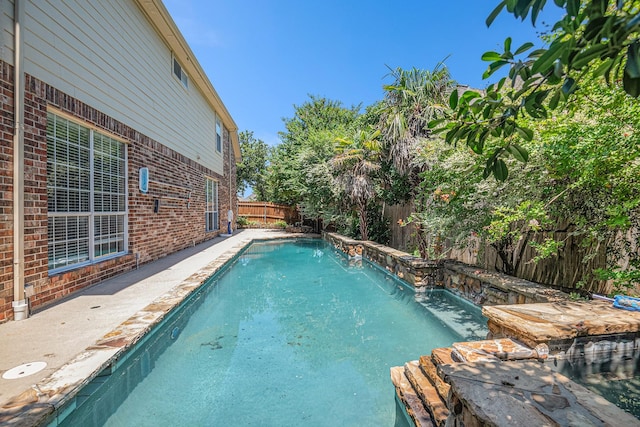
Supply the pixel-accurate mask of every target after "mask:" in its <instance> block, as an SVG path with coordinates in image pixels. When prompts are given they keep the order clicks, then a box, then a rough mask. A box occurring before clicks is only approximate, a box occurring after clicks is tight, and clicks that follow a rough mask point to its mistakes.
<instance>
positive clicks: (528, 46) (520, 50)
mask: <svg viewBox="0 0 640 427" xmlns="http://www.w3.org/2000/svg"><path fill="white" fill-rule="evenodd" d="M532 47H533V43H531V42H526V43H524V44H523V45H522V46H520V47H519V48H518V49H516V51H515V52H514V53H513V54H514V55H520V54H521V53H523V52H526V51H527V50H529V49H531V48H532Z"/></svg>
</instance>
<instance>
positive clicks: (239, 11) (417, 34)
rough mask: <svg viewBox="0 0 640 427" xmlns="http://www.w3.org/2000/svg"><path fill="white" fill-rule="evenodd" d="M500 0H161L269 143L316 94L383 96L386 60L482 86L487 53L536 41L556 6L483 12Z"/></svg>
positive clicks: (221, 90) (353, 98)
mask: <svg viewBox="0 0 640 427" xmlns="http://www.w3.org/2000/svg"><path fill="white" fill-rule="evenodd" d="M498 2H499V1H498V0H458V1H447V0H368V1H364V0H317V1H309V0H233V1H222V0H164V3H165V5H166V7H167V9H168V10H169V12H170V13H171V16H172V17H173V19H174V21H175V22H176V24H177V25H178V28H180V31H181V32H182V34H183V35H184V37H185V39H186V40H187V42H188V43H189V45H190V46H191V49H192V50H193V52H194V53H195V55H196V57H197V59H198V61H199V62H200V65H201V66H202V68H203V69H204V70H205V72H206V73H207V75H208V76H209V79H210V80H211V82H212V83H213V85H214V87H215V88H216V90H217V91H218V94H219V95H220V97H221V98H222V101H223V102H224V103H225V105H226V106H227V109H228V110H229V112H230V113H231V115H232V116H233V118H234V119H235V121H236V123H237V125H238V128H239V130H240V131H242V130H251V131H253V132H254V133H255V136H256V137H258V138H260V139H262V140H263V141H265V142H267V143H268V144H271V145H274V144H277V143H278V142H279V139H278V132H279V131H282V130H284V126H283V122H282V119H283V118H285V117H292V116H293V113H294V105H300V104H302V103H304V102H305V101H306V100H307V99H309V97H308V95H309V94H311V95H318V96H323V97H326V98H329V99H333V100H338V101H341V102H342V103H343V104H344V105H345V106H351V105H357V104H362V105H363V106H366V105H369V104H372V103H373V102H375V101H377V100H379V99H382V98H383V96H384V93H383V89H382V86H383V85H384V84H388V83H390V82H391V80H390V79H389V78H388V77H387V78H385V76H387V74H388V72H389V70H388V68H387V66H389V67H391V68H396V67H402V68H412V67H417V68H423V69H433V68H434V67H435V65H436V64H437V63H438V62H440V61H442V60H444V59H445V58H446V62H445V64H446V65H447V66H448V67H449V70H450V71H451V74H452V77H453V78H454V79H455V80H457V81H458V82H459V83H461V84H468V85H471V86H473V87H478V88H483V87H485V86H486V85H487V84H488V83H487V82H486V81H483V80H482V73H483V72H484V70H485V69H486V66H487V63H485V62H483V61H482V60H481V59H480V57H481V55H482V53H484V52H485V51H488V50H498V51H500V48H501V46H502V44H503V42H504V39H505V38H506V37H507V36H512V37H513V45H514V46H515V47H517V46H519V45H520V44H522V43H524V42H525V41H532V42H534V43H540V44H542V42H539V41H538V37H537V33H538V32H539V31H541V30H544V29H545V26H544V25H542V23H541V22H540V21H547V22H555V21H556V20H557V19H558V18H559V17H560V9H558V8H556V7H555V5H554V4H553V2H548V3H549V4H548V5H547V7H546V9H547V10H545V11H544V13H543V14H541V17H540V18H539V23H538V25H537V28H534V27H532V26H531V23H530V21H526V22H524V23H523V22H521V21H519V20H516V19H515V18H513V17H512V16H511V15H507V14H506V13H505V14H503V15H501V16H499V17H498V19H497V20H496V21H495V22H494V24H493V25H492V27H491V28H489V29H487V28H486V26H485V23H484V22H485V19H486V17H487V16H488V15H489V13H490V12H491V11H492V10H493V8H494V7H495V6H496V5H497V3H498Z"/></svg>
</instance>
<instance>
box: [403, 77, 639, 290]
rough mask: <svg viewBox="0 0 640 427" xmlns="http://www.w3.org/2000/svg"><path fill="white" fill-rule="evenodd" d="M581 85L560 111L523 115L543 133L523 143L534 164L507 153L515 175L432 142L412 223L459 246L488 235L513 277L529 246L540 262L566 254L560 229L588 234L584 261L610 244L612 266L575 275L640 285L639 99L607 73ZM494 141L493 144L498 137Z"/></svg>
mask: <svg viewBox="0 0 640 427" xmlns="http://www.w3.org/2000/svg"><path fill="white" fill-rule="evenodd" d="M581 85H582V88H581V90H580V91H579V92H578V93H576V94H575V95H574V96H575V99H574V100H573V102H572V103H571V104H570V105H565V106H564V107H562V108H558V110H557V113H558V114H557V115H554V116H551V117H548V118H547V119H537V118H536V119H533V118H523V119H522V122H521V123H522V125H523V126H525V127H527V128H530V129H532V130H533V131H535V133H536V135H538V137H537V138H536V139H532V140H531V141H526V140H524V141H522V142H521V144H522V148H523V149H525V150H526V151H527V152H528V153H529V158H528V162H526V163H523V162H521V161H519V160H517V159H514V158H505V159H504V161H505V163H506V165H507V166H508V167H509V169H512V170H514V171H516V172H517V173H515V174H512V175H511V177H510V178H509V179H508V180H507V181H504V182H503V181H499V180H484V179H482V176H481V175H479V174H478V173H477V172H476V171H477V170H478V168H480V169H482V168H483V167H484V165H483V160H482V159H481V158H480V157H479V156H477V155H475V154H474V153H473V152H472V151H471V150H460V149H456V148H455V147H453V146H452V145H450V144H445V143H442V142H438V140H436V139H434V140H432V141H431V146H430V148H428V149H425V150H423V155H424V156H426V159H425V162H428V163H429V164H430V165H431V166H430V167H429V168H427V169H425V171H424V172H423V173H422V175H421V177H422V182H421V187H420V190H421V199H420V203H419V205H418V206H419V209H418V212H417V213H416V215H415V220H416V221H417V222H419V224H420V225H421V226H422V227H424V228H425V229H426V230H427V231H428V232H429V234H430V235H433V236H439V237H440V238H441V239H444V238H448V239H452V240H453V241H454V242H456V243H459V244H461V245H465V244H466V239H467V238H468V237H469V236H472V235H477V236H480V237H483V238H484V239H485V241H486V242H488V243H489V244H490V245H491V246H492V247H493V248H494V249H495V250H496V251H497V253H498V256H499V258H500V259H501V261H502V263H501V265H500V266H497V267H498V268H499V269H501V270H502V271H504V272H507V273H510V274H514V273H516V272H517V271H518V268H519V266H520V264H521V262H522V254H523V253H524V251H525V249H526V248H534V249H535V250H536V251H537V252H538V256H537V257H536V258H535V259H534V261H536V262H537V261H538V260H541V259H542V258H544V257H550V258H553V257H558V256H561V254H562V250H563V249H562V248H563V245H564V241H562V240H556V239H555V238H554V237H553V236H554V233H555V232H556V231H562V232H563V234H562V235H566V233H569V234H568V235H570V236H573V237H576V238H578V240H580V241H582V243H583V249H582V250H583V255H584V258H583V262H585V263H586V262H587V261H589V260H591V259H592V258H593V257H594V256H595V255H596V254H597V252H598V251H599V250H600V249H601V248H603V247H604V246H605V245H607V251H606V252H607V255H608V258H607V262H608V264H607V265H602V266H601V268H600V270H599V271H598V272H596V273H597V274H596V275H592V276H590V277H582V278H576V279H575V280H576V281H577V280H582V281H584V282H585V283H590V284H591V285H590V286H596V284H597V282H598V280H601V279H606V278H611V279H615V280H617V281H618V283H619V285H620V286H623V285H624V284H625V283H626V285H633V284H637V282H638V277H639V275H638V273H637V271H638V265H640V264H639V261H640V260H639V258H640V254H639V253H638V248H637V241H638V238H639V237H640V236H638V229H639V228H638V227H639V225H640V224H639V221H640V196H639V195H640V181H638V179H637V177H638V176H640V162H639V159H640V143H639V142H640V104H639V103H638V102H637V101H635V100H634V99H633V98H631V97H629V96H628V94H626V93H625V92H624V90H623V89H622V88H619V87H615V86H612V87H609V86H607V85H606V84H605V82H603V81H601V80H600V79H596V78H588V77H587V78H585V79H583V81H582V83H581ZM569 107H571V108H569ZM487 143H488V145H487V148H488V149H489V150H494V149H495V148H496V147H497V146H499V144H500V143H501V142H500V140H498V139H490V140H488V141H487ZM491 144H493V145H491ZM634 230H635V231H634ZM542 232H544V233H545V236H549V238H548V239H545V240H544V241H542V242H541V243H540V239H534V237H536V236H538V237H539V236H540V235H539V233H542ZM535 241H538V243H535ZM574 249H575V248H574ZM621 259H624V260H627V261H628V265H627V266H625V267H624V268H623V267H622V266H617V265H616V263H617V262H618V261H619V260H621ZM634 266H635V267H634ZM566 285H570V284H569V283H567V284H566ZM589 290H592V291H596V290H598V289H596V288H590V289H589Z"/></svg>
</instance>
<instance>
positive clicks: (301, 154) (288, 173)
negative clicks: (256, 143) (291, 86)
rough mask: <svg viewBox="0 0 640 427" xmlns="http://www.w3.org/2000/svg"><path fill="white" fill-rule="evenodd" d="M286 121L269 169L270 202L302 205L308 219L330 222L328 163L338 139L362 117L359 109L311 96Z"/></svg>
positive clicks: (332, 191)
mask: <svg viewBox="0 0 640 427" xmlns="http://www.w3.org/2000/svg"><path fill="white" fill-rule="evenodd" d="M294 108H295V113H294V116H293V117H292V118H288V119H285V120H284V124H285V128H286V131H285V132H281V133H280V139H281V141H282V142H281V143H280V144H279V145H278V146H276V147H275V149H274V150H273V153H272V157H271V165H270V166H269V173H268V181H269V187H270V188H271V191H272V194H271V200H272V201H274V202H278V203H284V204H289V205H300V206H301V207H302V209H303V212H304V213H305V215H306V216H312V217H322V218H326V219H331V218H332V217H333V216H334V214H335V209H334V207H333V206H334V204H335V203H336V201H335V197H336V195H335V189H334V188H333V180H332V176H331V168H330V167H329V165H328V162H329V160H330V159H331V158H332V157H333V154H334V143H335V140H336V138H338V137H342V136H344V135H345V134H346V133H347V132H348V129H349V128H350V127H351V126H353V123H354V122H355V120H356V118H357V117H358V115H359V112H358V111H359V107H351V108H345V107H343V106H342V104H341V103H340V102H339V101H332V100H328V99H326V98H322V97H316V96H310V99H309V100H308V101H306V102H305V103H303V104H302V105H300V106H295V107H294Z"/></svg>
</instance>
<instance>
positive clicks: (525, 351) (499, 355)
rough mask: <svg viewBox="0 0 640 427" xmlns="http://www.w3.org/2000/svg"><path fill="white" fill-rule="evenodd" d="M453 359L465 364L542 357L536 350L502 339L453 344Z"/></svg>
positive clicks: (508, 339)
mask: <svg viewBox="0 0 640 427" xmlns="http://www.w3.org/2000/svg"><path fill="white" fill-rule="evenodd" d="M453 357H454V358H459V359H460V360H461V361H465V362H497V361H498V360H522V359H537V358H539V357H540V355H539V353H538V351H536V349H531V348H529V347H527V346H525V345H523V344H520V343H519V342H517V341H514V340H512V339H511V338H501V339H495V340H485V341H470V342H457V343H455V344H453ZM545 357H546V355H545Z"/></svg>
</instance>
